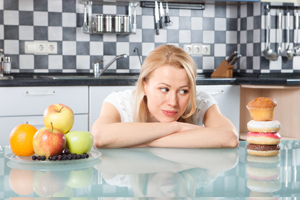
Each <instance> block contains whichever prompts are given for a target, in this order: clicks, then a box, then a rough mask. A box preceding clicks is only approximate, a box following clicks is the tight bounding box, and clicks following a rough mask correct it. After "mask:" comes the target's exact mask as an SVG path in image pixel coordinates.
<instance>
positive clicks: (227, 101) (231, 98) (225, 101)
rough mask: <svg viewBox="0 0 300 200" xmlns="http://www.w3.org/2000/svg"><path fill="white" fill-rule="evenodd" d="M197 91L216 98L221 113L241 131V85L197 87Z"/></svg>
mask: <svg viewBox="0 0 300 200" xmlns="http://www.w3.org/2000/svg"><path fill="white" fill-rule="evenodd" d="M196 88H197V91H198V90H203V91H205V92H207V93H209V94H210V95H212V96H213V97H214V99H215V100H216V101H217V103H218V106H219V108H220V111H221V113H222V114H223V115H224V116H225V117H227V118H228V119H229V120H230V121H231V122H232V123H233V124H234V126H235V127H236V129H237V131H238V133H239V130H240V86H239V85H197V87H196Z"/></svg>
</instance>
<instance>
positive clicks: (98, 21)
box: [96, 15, 103, 32]
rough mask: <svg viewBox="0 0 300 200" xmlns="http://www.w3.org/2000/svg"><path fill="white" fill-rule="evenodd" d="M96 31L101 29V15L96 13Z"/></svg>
mask: <svg viewBox="0 0 300 200" xmlns="http://www.w3.org/2000/svg"><path fill="white" fill-rule="evenodd" d="M96 17H97V29H96V30H97V32H102V31H103V15H97V16H96Z"/></svg>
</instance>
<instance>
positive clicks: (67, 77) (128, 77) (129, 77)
mask: <svg viewBox="0 0 300 200" xmlns="http://www.w3.org/2000/svg"><path fill="white" fill-rule="evenodd" d="M38 78H46V79H138V76H137V75H131V76H130V75H128V76H124V75H123V76H118V75H116V76H106V75H104V76H99V77H94V76H84V75H72V76H68V75H61V76H38Z"/></svg>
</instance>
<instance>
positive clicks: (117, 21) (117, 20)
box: [115, 15, 122, 32]
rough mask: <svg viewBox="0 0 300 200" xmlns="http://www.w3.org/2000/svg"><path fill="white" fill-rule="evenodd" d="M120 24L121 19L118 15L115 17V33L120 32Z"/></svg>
mask: <svg viewBox="0 0 300 200" xmlns="http://www.w3.org/2000/svg"><path fill="white" fill-rule="evenodd" d="M121 22H122V17H121V16H119V15H116V16H115V31H116V32H121Z"/></svg>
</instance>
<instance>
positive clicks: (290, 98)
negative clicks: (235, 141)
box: [240, 85, 300, 140]
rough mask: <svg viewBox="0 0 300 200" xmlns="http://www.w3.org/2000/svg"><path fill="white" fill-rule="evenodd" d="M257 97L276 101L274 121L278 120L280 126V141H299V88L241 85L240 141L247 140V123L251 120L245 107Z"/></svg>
mask: <svg viewBox="0 0 300 200" xmlns="http://www.w3.org/2000/svg"><path fill="white" fill-rule="evenodd" d="M257 97H272V98H274V99H275V100H276V101H277V106H276V107H275V113H274V120H278V121H279V122H280V123H281V125H282V128H281V130H280V131H279V133H280V135H281V136H282V139H284V140H285V139H289V140H291V139H300V135H299V131H298V130H299V128H300V123H299V120H298V119H299V118H300V104H299V102H300V87H299V86H280V85H279V86H272V85H241V98H240V99H241V103H240V115H241V120H240V129H241V131H240V133H241V135H240V139H242V140H246V139H247V132H248V130H247V123H248V122H249V121H250V120H251V117H250V114H249V112H248V110H247V108H246V105H247V103H248V102H249V101H251V100H252V99H255V98H257Z"/></svg>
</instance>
